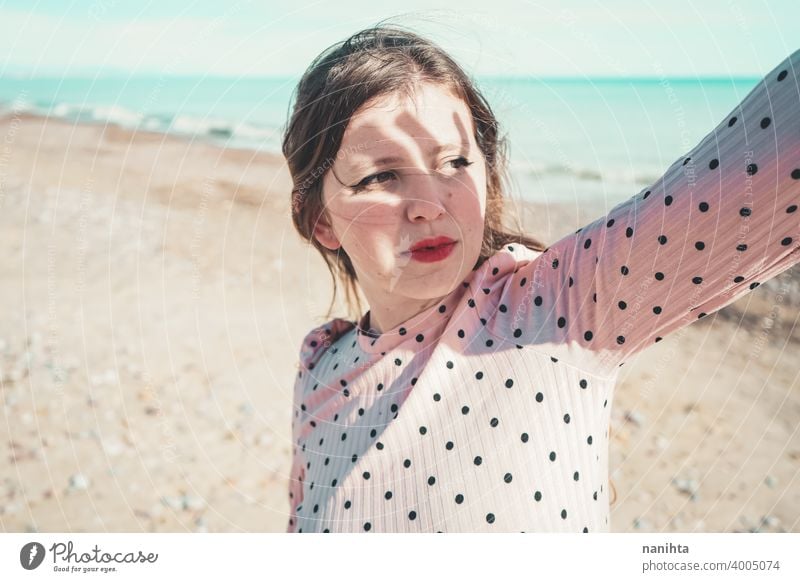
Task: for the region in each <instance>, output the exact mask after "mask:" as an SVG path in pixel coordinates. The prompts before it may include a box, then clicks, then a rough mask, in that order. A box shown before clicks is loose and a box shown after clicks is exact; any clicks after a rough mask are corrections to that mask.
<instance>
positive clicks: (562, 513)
mask: <svg viewBox="0 0 800 582" xmlns="http://www.w3.org/2000/svg"><path fill="white" fill-rule="evenodd" d="M561 519H567V510H566V509H562V510H561Z"/></svg>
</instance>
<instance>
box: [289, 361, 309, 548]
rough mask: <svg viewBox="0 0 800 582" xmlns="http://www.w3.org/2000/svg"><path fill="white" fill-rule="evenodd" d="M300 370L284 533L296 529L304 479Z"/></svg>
mask: <svg viewBox="0 0 800 582" xmlns="http://www.w3.org/2000/svg"><path fill="white" fill-rule="evenodd" d="M302 387H303V379H302V371H301V372H299V373H298V376H297V378H296V380H295V385H294V391H293V392H294V396H293V398H292V402H293V405H292V469H291V473H290V474H289V523H288V525H287V527H286V533H294V532H295V530H296V529H297V507H298V505H300V504H301V503H302V502H303V480H304V479H305V467H304V465H303V455H302V452H301V449H300V445H299V444H298V443H299V439H300V427H301V417H300V412H301V399H302Z"/></svg>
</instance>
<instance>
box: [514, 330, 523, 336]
mask: <svg viewBox="0 0 800 582" xmlns="http://www.w3.org/2000/svg"><path fill="white" fill-rule="evenodd" d="M521 335H522V330H521V329H519V328H517V329H515V330H514V337H519V336H521Z"/></svg>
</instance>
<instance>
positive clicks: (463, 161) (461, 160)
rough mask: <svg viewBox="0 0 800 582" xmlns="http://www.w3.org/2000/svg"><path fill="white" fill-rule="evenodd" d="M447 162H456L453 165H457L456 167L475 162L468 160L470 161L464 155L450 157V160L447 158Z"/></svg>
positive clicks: (463, 166) (464, 166)
mask: <svg viewBox="0 0 800 582" xmlns="http://www.w3.org/2000/svg"><path fill="white" fill-rule="evenodd" d="M447 163H448V164H457V165H454V166H453V167H458V168H466V167H467V166H471V165H472V164H474V163H475V162H470V161H469V160H468V159H467V158H465V157H464V156H459V157H457V158H454V159H452V160H448V161H447Z"/></svg>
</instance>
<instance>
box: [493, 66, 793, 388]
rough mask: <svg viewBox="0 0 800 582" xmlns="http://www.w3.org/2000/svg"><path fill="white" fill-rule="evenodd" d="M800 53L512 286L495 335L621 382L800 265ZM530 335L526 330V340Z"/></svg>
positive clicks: (523, 271) (507, 290)
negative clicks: (651, 353)
mask: <svg viewBox="0 0 800 582" xmlns="http://www.w3.org/2000/svg"><path fill="white" fill-rule="evenodd" d="M799 205H800V51H796V52H795V53H794V54H792V55H791V56H790V57H789V58H788V59H786V60H785V61H784V62H782V63H781V64H780V65H778V66H777V67H776V68H775V69H774V70H773V71H772V72H770V73H769V74H768V75H767V76H766V77H765V78H764V79H763V80H762V81H761V82H759V84H758V85H757V86H756V87H755V88H754V89H753V90H752V91H751V92H750V94H749V95H748V96H747V97H746V98H745V99H744V100H743V101H742V102H741V103H740V104H739V105H738V106H737V107H736V108H735V109H734V110H733V111H732V112H731V113H730V114H729V115H727V116H726V117H725V118H724V119H723V120H722V121H721V123H720V124H719V125H718V126H717V127H716V128H715V129H714V130H713V131H712V132H711V133H709V134H708V135H707V136H706V137H705V138H704V139H703V140H702V141H701V142H700V143H699V144H698V145H697V146H696V147H695V148H693V149H692V150H691V151H689V152H688V153H687V154H686V155H685V156H682V157H681V158H680V159H679V160H677V161H675V163H673V164H672V166H670V167H669V168H668V169H667V171H666V173H665V174H664V176H662V177H661V178H660V179H659V180H658V181H656V182H655V183H654V184H652V185H651V186H650V187H648V188H646V189H645V190H643V191H642V192H640V193H639V194H637V195H636V196H634V197H633V198H630V199H629V200H626V201H625V202H622V203H621V204H619V205H617V206H616V207H614V208H613V209H612V210H611V211H610V212H609V213H608V215H607V216H604V217H602V218H599V219H597V220H595V221H594V222H592V223H591V224H589V225H587V226H585V227H584V228H582V229H580V230H579V231H578V232H576V233H574V234H571V235H569V236H567V237H565V238H563V239H561V240H559V241H558V242H557V243H555V244H553V245H552V246H550V247H549V248H548V249H547V250H546V251H545V252H544V253H542V254H541V255H540V256H539V257H538V259H537V260H535V261H533V262H532V263H530V264H528V265H526V266H525V267H524V268H522V269H519V270H518V272H517V273H515V274H514V275H513V276H512V277H510V278H509V279H510V280H509V281H507V282H506V284H505V288H504V291H503V295H502V299H501V301H502V302H503V303H506V304H507V305H515V304H519V303H522V302H524V303H525V304H526V305H527V306H528V310H527V313H528V315H527V316H526V319H525V320H524V322H523V325H520V323H519V321H517V322H514V321H512V317H511V315H510V313H511V312H513V309H512V310H511V312H509V315H507V316H504V317H503V318H502V319H501V317H500V316H501V314H497V315H498V317H497V319H498V321H497V322H495V324H496V326H497V327H502V328H503V329H502V330H501V331H502V333H503V335H504V336H505V337H508V338H512V340H511V341H515V342H516V343H520V344H522V343H526V344H528V345H538V346H539V347H540V348H546V349H547V350H548V351H552V352H558V353H561V354H562V355H566V356H567V357H574V358H575V359H580V360H581V361H583V362H585V361H586V360H587V358H588V359H590V360H591V361H592V364H593V366H594V368H595V369H596V370H597V371H598V373H602V374H610V373H613V372H614V371H615V369H616V367H618V366H619V365H621V363H622V362H623V361H624V360H625V359H627V358H629V357H630V356H631V355H633V354H635V353H637V352H639V351H641V350H643V349H645V348H646V347H648V346H650V345H652V344H653V343H655V342H658V341H659V340H660V339H661V338H663V337H664V336H665V335H667V334H669V333H671V332H673V331H675V330H677V329H679V328H681V327H683V326H686V325H689V324H690V323H692V322H694V321H696V320H697V319H699V318H702V317H704V316H706V315H708V314H711V313H713V312H715V311H717V310H719V309H721V308H722V307H724V306H726V305H728V304H729V303H732V302H733V301H735V300H736V299H738V298H740V297H741V296H742V295H744V294H746V293H748V292H749V291H750V290H752V289H754V288H755V287H757V286H758V285H759V284H760V283H763V282H764V281H766V280H767V279H770V278H771V277H774V276H776V275H778V274H779V273H781V272H782V271H785V270H786V269H788V268H789V267H791V266H792V265H793V264H795V263H797V262H798V261H800V211H798V206H799ZM520 328H521V329H520Z"/></svg>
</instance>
